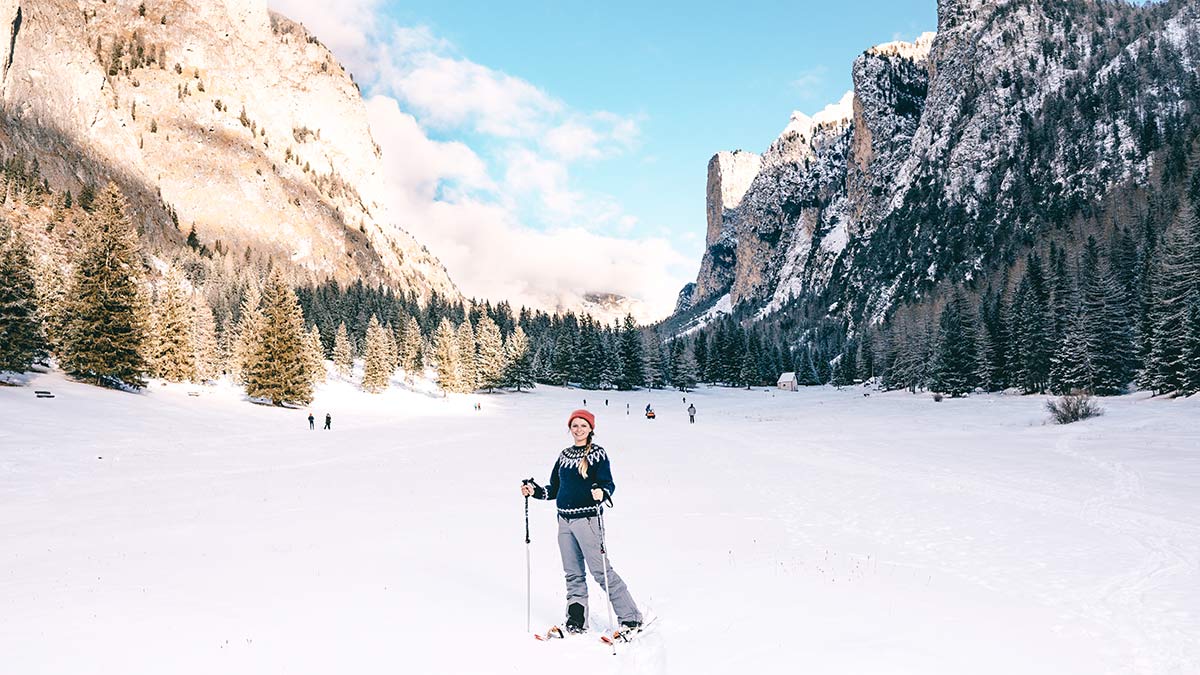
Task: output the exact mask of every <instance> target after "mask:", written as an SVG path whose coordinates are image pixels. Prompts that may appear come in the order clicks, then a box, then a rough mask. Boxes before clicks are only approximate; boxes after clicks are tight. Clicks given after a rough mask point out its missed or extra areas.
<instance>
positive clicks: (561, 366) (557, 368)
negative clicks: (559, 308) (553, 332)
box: [550, 328, 575, 387]
mask: <svg viewBox="0 0 1200 675" xmlns="http://www.w3.org/2000/svg"><path fill="white" fill-rule="evenodd" d="M574 371H575V341H574V340H573V339H572V336H571V334H570V333H569V332H568V331H567V330H566V329H565V328H564V329H562V330H559V332H558V337H557V338H556V339H555V342H554V358H553V359H552V361H551V364H550V380H551V381H552V382H553V383H554V384H557V385H559V386H562V387H565V386H567V382H569V381H570V379H571V375H572V373H574Z"/></svg>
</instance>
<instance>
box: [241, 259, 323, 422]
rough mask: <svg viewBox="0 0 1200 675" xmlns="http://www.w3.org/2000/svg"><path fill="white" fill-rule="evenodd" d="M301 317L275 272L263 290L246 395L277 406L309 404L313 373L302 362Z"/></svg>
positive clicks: (292, 295) (288, 289) (280, 275)
mask: <svg viewBox="0 0 1200 675" xmlns="http://www.w3.org/2000/svg"><path fill="white" fill-rule="evenodd" d="M305 340H306V332H305V330H304V314H303V313H302V312H301V311H300V304H299V302H297V300H296V294H295V292H294V291H292V289H291V287H290V286H289V285H288V284H287V281H286V280H285V279H284V277H283V273H282V272H281V271H279V270H278V269H276V270H275V271H274V272H272V273H271V276H270V278H268V280H267V284H266V286H265V287H264V288H263V296H262V329H261V331H260V333H259V339H258V342H257V344H256V345H255V349H254V351H253V353H252V356H251V359H250V364H249V367H248V369H247V372H245V373H243V377H244V379H245V383H246V394H247V395H249V396H251V397H253V398H265V399H268V400H270V401H271V402H272V403H274V404H275V405H278V406H282V405H285V404H289V403H299V404H305V403H309V402H310V401H312V387H313V382H312V372H311V371H310V370H309V369H308V367H307V365H306V359H305Z"/></svg>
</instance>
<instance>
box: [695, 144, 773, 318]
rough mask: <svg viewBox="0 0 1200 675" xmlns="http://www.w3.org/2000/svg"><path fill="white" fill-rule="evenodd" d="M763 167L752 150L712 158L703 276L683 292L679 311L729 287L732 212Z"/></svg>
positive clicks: (734, 244)
mask: <svg viewBox="0 0 1200 675" xmlns="http://www.w3.org/2000/svg"><path fill="white" fill-rule="evenodd" d="M761 166H762V158H761V157H759V156H758V155H756V154H754V153H752V152H745V151H742V150H737V151H735V152H718V153H717V154H716V155H713V158H712V159H710V160H709V161H708V191H707V202H706V206H707V209H706V211H707V214H708V236H707V237H706V240H705V244H706V247H705V250H704V258H703V259H702V260H701V261H700V276H699V277H698V278H697V281H696V283H695V284H694V285H692V284H689V286H692V287H691V288H684V290H683V291H681V292H680V294H679V300H678V301H677V303H676V311H683V310H686V309H688V308H690V307H691V306H692V304H694V303H696V302H704V301H706V300H708V299H709V298H710V297H711V296H712V295H713V294H714V293H715V294H718V295H719V294H721V293H724V292H725V289H726V288H728V286H729V283H730V282H731V281H732V279H733V273H734V264H735V263H734V256H733V254H734V251H735V250H736V248H737V232H736V231H735V227H734V221H733V219H732V217H731V216H732V214H733V213H734V212H735V211H736V210H737V208H738V206H740V205H741V203H742V197H743V196H745V194H746V191H747V190H748V189H750V184H751V182H752V181H753V180H754V177H755V176H757V175H758V171H759V169H760V168H761Z"/></svg>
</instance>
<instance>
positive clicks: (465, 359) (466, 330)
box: [458, 319, 479, 393]
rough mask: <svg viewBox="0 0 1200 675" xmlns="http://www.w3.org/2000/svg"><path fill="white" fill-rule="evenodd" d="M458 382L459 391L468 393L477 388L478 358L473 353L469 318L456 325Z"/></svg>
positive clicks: (472, 335) (473, 345)
mask: <svg viewBox="0 0 1200 675" xmlns="http://www.w3.org/2000/svg"><path fill="white" fill-rule="evenodd" d="M458 383H459V387H460V391H463V392H465V393H469V392H472V391H475V390H476V389H478V388H479V359H478V356H477V355H476V353H475V330H474V329H473V328H471V321H470V319H467V320H464V321H463V322H462V323H461V324H459V326H458Z"/></svg>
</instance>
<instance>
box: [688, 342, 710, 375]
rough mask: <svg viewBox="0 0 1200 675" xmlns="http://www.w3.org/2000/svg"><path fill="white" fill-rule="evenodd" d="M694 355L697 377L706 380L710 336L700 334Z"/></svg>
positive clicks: (693, 350) (693, 351) (693, 349)
mask: <svg viewBox="0 0 1200 675" xmlns="http://www.w3.org/2000/svg"><path fill="white" fill-rule="evenodd" d="M692 355H693V358H695V360H696V377H697V378H699V379H704V373H705V371H706V367H707V365H708V334H707V333H703V332H702V333H700V334H699V335H697V336H696V343H695V345H694V346H693V347H692Z"/></svg>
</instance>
